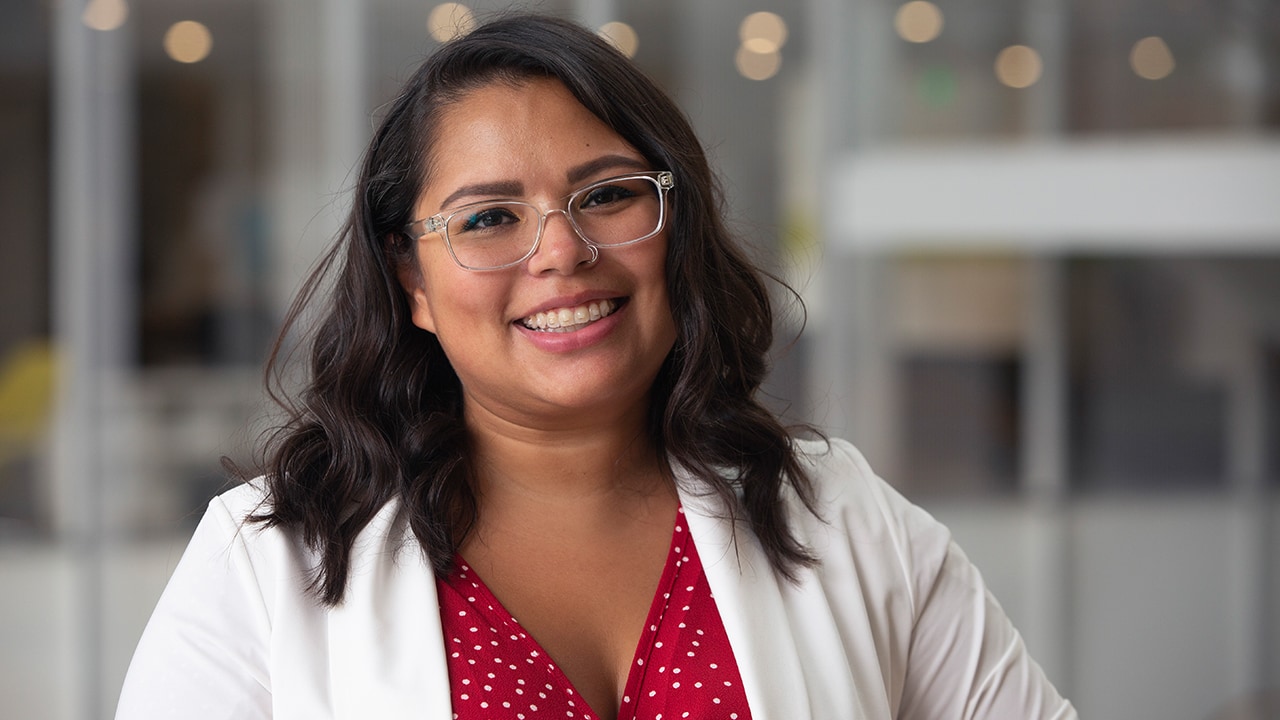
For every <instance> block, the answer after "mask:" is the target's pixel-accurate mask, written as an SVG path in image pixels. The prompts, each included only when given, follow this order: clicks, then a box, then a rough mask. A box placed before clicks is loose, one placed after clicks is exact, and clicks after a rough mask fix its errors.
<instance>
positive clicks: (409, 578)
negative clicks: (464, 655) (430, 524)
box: [329, 503, 453, 720]
mask: <svg viewBox="0 0 1280 720" xmlns="http://www.w3.org/2000/svg"><path fill="white" fill-rule="evenodd" d="M397 509H398V505H397V504H396V503H390V504H389V505H388V507H386V508H384V509H383V510H382V512H380V513H379V514H378V516H377V517H375V518H374V520H373V521H372V522H370V523H369V525H368V527H366V528H365V529H364V531H363V532H362V533H361V534H360V537H359V538H358V539H357V540H356V544H355V547H354V548H353V551H352V559H351V574H350V578H349V581H348V586H347V593H346V599H345V600H344V601H343V603H342V605H341V606H339V607H337V608H335V609H334V610H333V611H331V612H330V616H329V642H330V648H329V658H330V669H331V677H330V687H331V688H332V693H333V698H332V699H333V706H334V716H335V718H353V719H355V718H359V719H361V720H362V719H363V718H379V719H380V720H401V719H403V720H435V719H437V718H439V719H440V720H449V719H450V718H452V717H453V714H452V713H453V710H452V707H451V705H450V702H451V701H450V693H449V671H448V666H447V665H446V661H445V657H444V647H445V643H444V635H443V632H442V630H441V626H440V604H439V601H438V599H437V597H436V585H435V576H434V575H433V574H432V571H431V566H430V563H428V562H427V561H426V558H425V557H424V555H423V553H422V550H421V547H420V546H419V545H418V543H417V541H416V540H415V539H414V538H413V535H412V533H410V532H409V531H408V528H407V526H405V525H404V523H402V522H401V521H400V519H399V518H398V517H397V515H398V513H397Z"/></svg>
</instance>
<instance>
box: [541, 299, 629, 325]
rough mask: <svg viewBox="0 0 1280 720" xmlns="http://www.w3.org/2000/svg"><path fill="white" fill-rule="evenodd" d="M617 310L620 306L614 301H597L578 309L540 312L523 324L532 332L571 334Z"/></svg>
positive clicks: (568, 308)
mask: <svg viewBox="0 0 1280 720" xmlns="http://www.w3.org/2000/svg"><path fill="white" fill-rule="evenodd" d="M617 309H618V304H617V303H615V302H614V301H612V300H597V301H595V302H589V303H587V304H586V305H579V306H577V307H565V308H558V309H556V310H547V311H546V312H540V313H538V314H536V315H530V316H529V317H527V318H525V319H524V320H522V321H521V322H522V323H524V326H525V327H527V328H529V329H530V330H542V331H545V332H570V331H572V330H577V329H578V328H579V327H581V326H583V325H586V324H588V323H592V322H595V321H596V320H599V319H600V318H602V317H606V316H608V315H609V314H611V313H612V312H613V311H614V310H617Z"/></svg>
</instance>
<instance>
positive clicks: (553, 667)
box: [451, 506, 692, 720]
mask: <svg viewBox="0 0 1280 720" xmlns="http://www.w3.org/2000/svg"><path fill="white" fill-rule="evenodd" d="M686 524H687V523H685V521H684V508H683V507H682V506H677V508H676V515H675V520H674V522H673V523H672V529H671V541H670V542H669V543H668V544H667V557H666V561H665V562H664V563H663V567H662V575H661V577H660V578H659V580H658V586H657V588H656V589H655V590H654V593H653V598H652V599H651V600H650V602H649V612H648V613H647V614H646V615H645V621H644V626H643V627H642V628H641V631H640V637H639V639H638V640H637V642H636V648H635V650H633V651H632V656H631V662H630V665H629V666H628V670H627V680H626V682H625V683H624V684H623V688H622V698H621V700H620V701H619V703H618V706H617V707H616V709H615V712H616V715H615V717H617V718H619V720H621V719H622V718H623V717H624V711H626V710H628V706H634V705H635V703H636V701H637V696H638V694H639V690H640V688H641V686H642V685H643V682H644V677H645V672H646V666H647V664H648V659H649V655H650V653H651V652H652V650H653V639H654V636H655V635H657V633H658V630H659V628H660V627H661V626H662V619H663V616H664V615H665V614H666V610H667V601H668V599H669V598H670V597H671V590H672V588H674V587H675V584H676V581H677V580H679V578H680V572H681V569H682V567H683V566H684V564H685V563H683V562H681V559H680V558H681V556H682V552H681V548H682V546H683V545H682V544H684V543H687V544H692V540H691V538H690V537H689V532H688V530H687V528H686V527H685V525H686ZM454 561H455V562H456V563H457V569H456V570H455V574H456V575H457V577H458V578H459V579H461V580H465V581H469V582H470V583H471V585H472V588H471V590H470V591H469V592H470V593H471V594H472V596H473V597H474V600H473V599H472V597H468V601H469V602H471V605H472V607H474V608H476V609H477V610H478V611H479V612H480V613H482V614H483V615H485V616H486V617H485V620H486V622H488V623H489V624H490V625H491V626H492V627H495V628H496V627H501V626H502V625H503V624H506V623H510V624H512V625H514V626H515V627H517V628H520V640H521V641H523V642H525V643H527V644H528V645H530V646H531V647H532V652H531V654H532V655H533V656H535V657H536V656H541V657H545V658H546V659H547V665H548V667H547V669H548V671H549V672H550V673H551V674H552V676H553V677H554V678H557V679H558V680H559V681H560V682H563V685H564V687H565V688H566V689H567V690H568V691H569V694H570V695H571V696H574V697H577V698H579V699H580V700H581V701H582V703H583V704H584V705H586V706H587V708H588V710H589V712H590V713H591V716H592V717H594V718H597V719H598V718H603V717H606V716H604V715H601V714H600V713H599V712H598V711H597V710H596V709H595V708H594V707H591V704H590V703H589V702H587V700H586V698H585V697H584V696H583V695H582V693H580V692H578V688H577V686H575V685H574V683H573V681H572V680H570V679H569V676H568V675H566V674H565V673H564V670H563V669H561V667H560V663H559V662H557V661H556V659H555V658H554V657H552V655H551V653H549V652H547V650H546V648H544V647H543V646H542V643H540V642H538V640H537V639H536V638H534V637H533V635H532V634H531V633H529V632H528V630H526V629H525V628H524V626H523V625H521V624H520V621H519V620H518V619H517V618H516V617H515V616H514V615H512V614H511V612H510V611H508V610H507V608H506V606H504V605H503V604H502V601H501V600H499V599H498V597H497V596H496V595H494V594H493V591H492V590H490V589H489V586H488V584H487V583H485V581H484V579H483V578H481V577H480V574H479V573H478V572H476V571H475V569H474V568H473V567H471V565H470V564H469V563H468V562H467V561H466V558H464V557H462V554H461V553H458V554H457V555H455V557H454ZM451 579H452V578H451ZM571 704H573V703H571ZM632 709H634V708H632Z"/></svg>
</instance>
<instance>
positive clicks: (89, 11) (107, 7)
mask: <svg viewBox="0 0 1280 720" xmlns="http://www.w3.org/2000/svg"><path fill="white" fill-rule="evenodd" d="M128 17H129V5H128V3H126V2H125V0H89V4H87V5H85V6H84V12H83V13H81V14H80V22H83V23H84V24H85V25H86V26H87V27H89V28H91V29H93V30H115V29H116V28H118V27H120V26H121V25H124V21H125V20H126V19H128Z"/></svg>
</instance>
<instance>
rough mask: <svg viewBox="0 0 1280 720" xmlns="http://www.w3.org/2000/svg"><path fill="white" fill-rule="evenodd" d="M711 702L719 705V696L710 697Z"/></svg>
mask: <svg viewBox="0 0 1280 720" xmlns="http://www.w3.org/2000/svg"><path fill="white" fill-rule="evenodd" d="M711 702H713V703H715V704H717V705H719V704H720V698H711Z"/></svg>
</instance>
